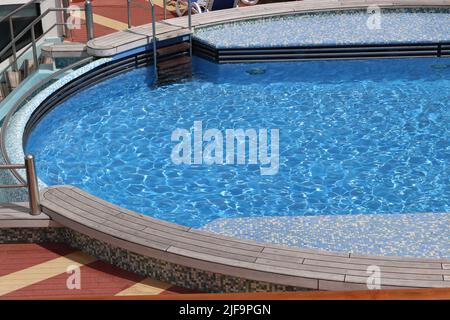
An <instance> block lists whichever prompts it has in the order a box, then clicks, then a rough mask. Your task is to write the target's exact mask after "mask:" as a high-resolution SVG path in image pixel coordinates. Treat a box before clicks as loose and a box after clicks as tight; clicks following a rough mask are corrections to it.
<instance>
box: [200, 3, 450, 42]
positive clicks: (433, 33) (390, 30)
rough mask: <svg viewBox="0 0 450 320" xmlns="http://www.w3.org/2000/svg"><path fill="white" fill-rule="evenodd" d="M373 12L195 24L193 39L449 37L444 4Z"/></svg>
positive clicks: (418, 39)
mask: <svg viewBox="0 0 450 320" xmlns="http://www.w3.org/2000/svg"><path fill="white" fill-rule="evenodd" d="M377 17H379V19H378V18H377ZM377 17H375V16H374V15H371V14H369V13H368V12H367V10H344V11H334V12H333V11H330V12H316V13H306V14H297V15H289V16H281V17H280V16H274V17H267V18H259V19H253V20H244V21H237V22H231V23H225V24H221V25H217V26H210V27H205V28H197V29H196V30H195V38H196V39H197V40H198V41H201V42H204V43H206V44H209V45H211V46H214V47H216V48H248V47H261V46H262V47H286V46H308V45H349V44H387V43H389V44H393V43H430V42H449V41H450V28H449V20H450V10H449V9H448V8H446V9H444V8H441V9H436V8H434V9H433V8H422V9H417V8H416V9H413V8H408V9H382V10H381V11H380V14H379V16H378V15H377ZM368 21H369V23H368ZM293 31H295V32H293Z"/></svg>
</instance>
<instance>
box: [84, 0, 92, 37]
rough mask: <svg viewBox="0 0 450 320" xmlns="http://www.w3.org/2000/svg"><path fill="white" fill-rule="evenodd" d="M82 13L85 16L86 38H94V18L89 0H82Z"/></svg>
mask: <svg viewBox="0 0 450 320" xmlns="http://www.w3.org/2000/svg"><path fill="white" fill-rule="evenodd" d="M84 14H85V16H86V33H87V39H88V41H89V40H92V39H94V18H93V16H92V3H91V0H86V1H85V2H84Z"/></svg>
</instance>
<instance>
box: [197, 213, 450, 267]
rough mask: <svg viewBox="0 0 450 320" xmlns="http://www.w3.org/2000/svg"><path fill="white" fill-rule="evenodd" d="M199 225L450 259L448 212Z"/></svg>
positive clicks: (266, 238)
mask: <svg viewBox="0 0 450 320" xmlns="http://www.w3.org/2000/svg"><path fill="white" fill-rule="evenodd" d="M200 229H201V230H205V231H210V232H214V233H218V234H221V235H225V236H232V237H238V238H242V239H247V240H254V241H258V242H265V243H273V244H279V245H287V246H293V247H300V248H311V249H320V250H327V251H332V252H346V253H347V252H352V253H357V254H368V255H380V256H410V257H421V258H439V259H449V258H450V241H449V239H450V213H417V214H360V215H322V216H296V217H248V218H223V219H217V220H214V221H212V222H210V223H209V224H207V225H204V226H203V227H202V228H200Z"/></svg>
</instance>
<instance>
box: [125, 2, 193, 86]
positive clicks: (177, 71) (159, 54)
mask: <svg viewBox="0 0 450 320" xmlns="http://www.w3.org/2000/svg"><path fill="white" fill-rule="evenodd" d="M132 1H133V0H127V12H128V28H131V3H132ZM148 3H149V5H150V9H151V13H152V47H153V66H154V72H155V84H156V85H162V84H167V83H171V82H174V81H178V80H181V79H186V78H190V77H192V2H191V0H188V8H189V10H188V28H189V36H188V37H182V38H181V40H179V41H177V42H175V43H171V44H165V45H164V44H163V43H164V42H160V41H158V38H157V33H156V13H155V3H154V1H153V0H148ZM163 4H164V19H166V17H167V13H166V10H167V9H166V7H167V6H166V0H163Z"/></svg>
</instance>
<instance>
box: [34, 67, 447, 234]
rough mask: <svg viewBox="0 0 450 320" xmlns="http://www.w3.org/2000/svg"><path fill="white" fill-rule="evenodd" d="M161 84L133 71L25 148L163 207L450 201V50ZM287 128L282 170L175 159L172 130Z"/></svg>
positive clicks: (404, 207) (323, 207)
mask: <svg viewBox="0 0 450 320" xmlns="http://www.w3.org/2000/svg"><path fill="white" fill-rule="evenodd" d="M194 65H195V72H194V74H195V77H194V79H193V80H192V81H186V82H183V83H178V84H173V85H170V86H164V87H158V88H153V87H151V86H149V85H148V83H149V81H150V80H151V78H152V74H151V72H152V71H151V69H146V68H143V69H138V70H134V71H131V72H128V73H126V74H123V75H120V76H117V77H115V78H113V79H110V80H107V81H105V82H103V83H100V84H98V85H95V86H94V87H91V88H89V89H87V90H85V91H82V92H80V93H78V94H77V95H75V96H73V97H71V98H70V99H68V100H67V101H65V102H64V103H62V104H61V105H59V106H58V107H57V108H56V109H54V110H53V111H51V112H50V113H49V114H48V115H47V116H46V117H45V118H44V119H43V120H42V121H41V122H39V123H38V124H37V126H36V127H35V128H34V130H33V131H32V132H31V135H30V136H29V139H28V142H27V144H26V150H27V151H28V152H30V153H32V154H34V155H35V156H36V159H37V170H38V174H39V177H40V179H41V180H42V181H44V182H45V183H47V184H49V185H55V184H72V185H75V186H78V187H81V188H83V189H84V190H86V191H88V192H91V193H92V194H94V195H97V196H99V197H101V198H103V199H105V200H107V201H110V202H112V203H116V204H118V205H121V206H123V207H126V208H129V209H132V210H135V211H138V212H142V213H144V214H146V215H150V216H153V217H156V218H160V219H164V220H168V221H173V222H177V223H180V224H183V225H187V226H193V227H200V226H202V225H205V224H206V223H209V222H211V221H213V220H215V219H217V218H231V217H256V216H301V215H323V214H326V215H340V214H357V213H374V214H376V213H417V212H449V211H450V167H449V165H450V125H449V123H450V59H443V58H442V59H401V60H370V61H316V62H292V63H267V64H265V63H260V64H248V65H246V64H237V65H214V64H210V63H209V62H206V61H203V60H200V59H199V60H196V61H195V63H194ZM194 121H202V122H203V127H204V130H206V129H208V128H217V129H219V130H221V131H223V130H225V129H227V128H242V129H248V128H254V129H259V128H269V129H279V130H280V168H279V172H278V174H276V175H272V176H267V175H266V176H264V175H261V174H260V170H259V165H258V166H256V165H175V164H173V163H172V161H171V152H172V148H173V147H174V145H175V144H176V143H175V142H172V141H171V134H172V132H173V130H175V129H176V128H185V129H189V128H191V127H192V125H193V123H194Z"/></svg>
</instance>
